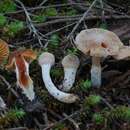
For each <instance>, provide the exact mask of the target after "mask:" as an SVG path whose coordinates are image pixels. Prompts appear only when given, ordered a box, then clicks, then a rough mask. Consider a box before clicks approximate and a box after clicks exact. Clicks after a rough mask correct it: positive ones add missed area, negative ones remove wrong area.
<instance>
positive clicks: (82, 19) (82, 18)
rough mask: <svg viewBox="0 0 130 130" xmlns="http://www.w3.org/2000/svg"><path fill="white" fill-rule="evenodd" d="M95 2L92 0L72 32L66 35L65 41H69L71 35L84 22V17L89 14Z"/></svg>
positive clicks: (95, 0)
mask: <svg viewBox="0 0 130 130" xmlns="http://www.w3.org/2000/svg"><path fill="white" fill-rule="evenodd" d="M96 2H97V0H94V1H93V3H92V4H91V6H90V7H89V8H88V10H87V11H86V12H85V13H84V14H83V16H82V17H81V19H80V20H79V21H78V22H77V24H76V25H75V26H74V28H73V30H72V31H71V33H70V34H69V35H68V37H67V40H68V39H70V37H71V36H72V35H73V33H74V32H75V31H76V29H77V28H78V26H79V25H80V24H81V22H82V21H84V19H85V17H86V16H87V14H88V13H89V11H90V10H91V9H92V7H93V6H94V5H95V3H96Z"/></svg>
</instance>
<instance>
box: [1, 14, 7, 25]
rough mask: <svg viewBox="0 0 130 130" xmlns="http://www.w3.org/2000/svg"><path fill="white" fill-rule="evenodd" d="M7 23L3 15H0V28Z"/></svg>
mask: <svg viewBox="0 0 130 130" xmlns="http://www.w3.org/2000/svg"><path fill="white" fill-rule="evenodd" d="M6 22H7V18H6V17H5V16H4V15H0V27H3V26H4V25H5V24H6Z"/></svg>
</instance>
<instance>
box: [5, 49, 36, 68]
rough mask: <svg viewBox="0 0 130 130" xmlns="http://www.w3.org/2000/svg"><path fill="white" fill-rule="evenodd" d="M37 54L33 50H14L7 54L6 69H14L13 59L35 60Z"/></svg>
mask: <svg viewBox="0 0 130 130" xmlns="http://www.w3.org/2000/svg"><path fill="white" fill-rule="evenodd" d="M36 57H37V55H36V54H35V53H34V51H33V50H31V49H27V50H17V51H14V52H13V53H11V54H10V55H9V60H8V64H7V65H6V69H13V70H14V69H15V59H21V58H22V59H24V60H25V61H27V62H28V63H30V62H32V61H33V60H35V59H36Z"/></svg>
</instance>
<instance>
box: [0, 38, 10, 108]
mask: <svg viewBox="0 0 130 130" xmlns="http://www.w3.org/2000/svg"><path fill="white" fill-rule="evenodd" d="M8 55H9V47H8V44H7V43H6V42H5V41H3V40H2V39H0V64H2V62H3V61H4V60H5V59H7V57H8ZM5 108H6V104H5V102H4V100H3V99H2V97H0V109H5Z"/></svg>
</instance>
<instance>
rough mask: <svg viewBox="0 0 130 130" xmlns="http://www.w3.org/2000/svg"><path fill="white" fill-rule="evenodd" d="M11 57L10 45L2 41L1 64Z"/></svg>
mask: <svg viewBox="0 0 130 130" xmlns="http://www.w3.org/2000/svg"><path fill="white" fill-rule="evenodd" d="M8 55H9V47H8V44H7V43H6V42H5V41H3V40H1V39H0V64H1V63H2V62H3V61H4V59H6V58H7V57H8Z"/></svg>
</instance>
